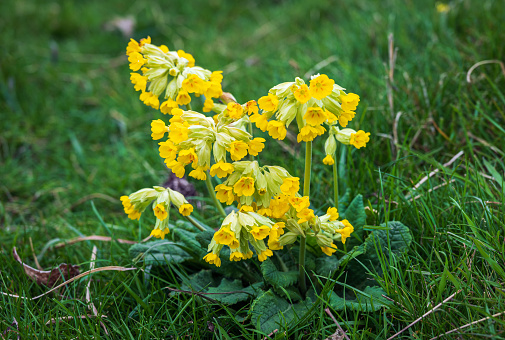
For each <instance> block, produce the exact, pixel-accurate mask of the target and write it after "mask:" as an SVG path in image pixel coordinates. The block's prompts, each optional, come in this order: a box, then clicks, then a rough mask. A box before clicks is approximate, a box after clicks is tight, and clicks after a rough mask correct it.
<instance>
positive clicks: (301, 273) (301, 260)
mask: <svg viewBox="0 0 505 340" xmlns="http://www.w3.org/2000/svg"><path fill="white" fill-rule="evenodd" d="M311 170H312V141H308V142H306V143H305V177H304V180H303V196H310V175H311ZM306 243H307V240H306V238H305V237H302V238H301V239H300V254H299V257H298V266H299V267H298V281H299V284H300V291H301V293H302V294H305V292H306V291H307V284H306V282H305V248H306Z"/></svg>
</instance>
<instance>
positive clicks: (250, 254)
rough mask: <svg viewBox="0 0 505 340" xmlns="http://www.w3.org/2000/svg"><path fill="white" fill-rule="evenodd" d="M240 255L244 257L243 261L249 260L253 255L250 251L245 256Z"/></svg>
mask: <svg viewBox="0 0 505 340" xmlns="http://www.w3.org/2000/svg"><path fill="white" fill-rule="evenodd" d="M242 255H243V256H244V260H249V259H250V258H252V257H253V255H254V254H253V252H252V250H249V251H248V252H247V254H242Z"/></svg>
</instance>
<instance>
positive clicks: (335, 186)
mask: <svg viewBox="0 0 505 340" xmlns="http://www.w3.org/2000/svg"><path fill="white" fill-rule="evenodd" d="M336 158H337V156H336V155H335V163H333V194H334V195H335V196H334V197H333V200H334V202H335V208H337V211H338V169H337V160H336Z"/></svg>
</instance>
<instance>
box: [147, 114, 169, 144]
mask: <svg viewBox="0 0 505 340" xmlns="http://www.w3.org/2000/svg"><path fill="white" fill-rule="evenodd" d="M167 130H168V129H167V126H166V125H165V122H164V121H162V120H161V119H156V120H153V121H152V122H151V132H152V133H151V137H152V138H153V139H154V140H158V139H161V138H163V136H164V135H165V132H167Z"/></svg>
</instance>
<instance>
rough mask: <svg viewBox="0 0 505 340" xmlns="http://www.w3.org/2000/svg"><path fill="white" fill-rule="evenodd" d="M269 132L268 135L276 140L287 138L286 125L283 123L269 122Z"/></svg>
mask: <svg viewBox="0 0 505 340" xmlns="http://www.w3.org/2000/svg"><path fill="white" fill-rule="evenodd" d="M267 130H268V134H269V135H270V136H271V137H272V138H274V139H279V140H283V139H284V138H286V133H287V131H286V124H285V123H284V122H282V121H277V120H272V121H270V122H268V126H267Z"/></svg>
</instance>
